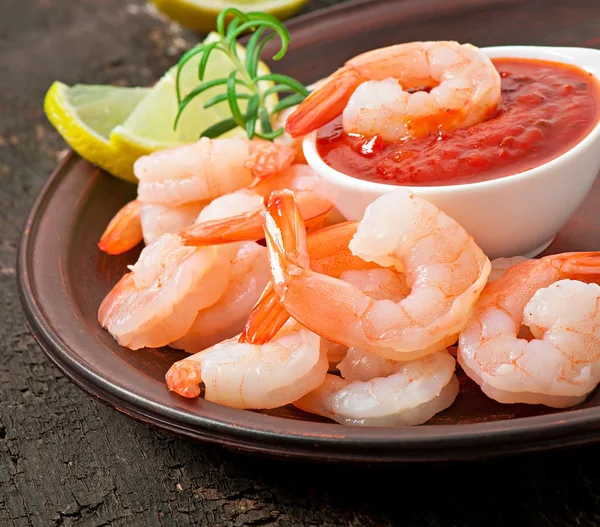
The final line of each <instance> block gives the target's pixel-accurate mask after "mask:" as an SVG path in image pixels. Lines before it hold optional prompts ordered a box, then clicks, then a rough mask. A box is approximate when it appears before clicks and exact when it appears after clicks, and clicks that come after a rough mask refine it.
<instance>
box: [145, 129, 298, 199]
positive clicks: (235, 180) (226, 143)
mask: <svg viewBox="0 0 600 527" xmlns="http://www.w3.org/2000/svg"><path fill="white" fill-rule="evenodd" d="M295 156H296V153H295V152H294V150H293V149H292V148H290V147H289V146H287V145H283V144H274V143H271V142H270V141H263V140H259V139H253V140H248V139H242V138H229V139H208V138H206V137H203V138H202V139H200V140H199V141H197V142H195V143H191V144H186V145H183V146H179V147H176V148H171V149H167V150H159V151H157V152H153V153H152V154H149V155H146V156H142V157H140V158H139V159H137V160H136V162H135V163H134V166H133V169H134V173H135V175H136V177H137V178H138V180H139V184H138V199H139V200H141V201H143V202H146V203H162V204H169V205H181V204H184V203H189V202H191V201H206V200H211V199H214V198H216V197H218V196H221V195H223V194H227V193H229V192H233V191H234V190H238V189H241V188H245V187H247V186H249V185H250V184H251V183H252V181H253V180H254V179H257V180H261V179H264V178H267V177H269V176H272V175H275V174H277V173H279V172H280V171H281V170H283V169H285V168H287V167H288V166H290V165H291V164H292V162H293V160H294V158H295Z"/></svg>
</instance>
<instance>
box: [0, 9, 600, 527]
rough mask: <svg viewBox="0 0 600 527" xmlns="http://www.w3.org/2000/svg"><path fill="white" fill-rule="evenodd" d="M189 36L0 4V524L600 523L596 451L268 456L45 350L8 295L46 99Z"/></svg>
mask: <svg viewBox="0 0 600 527" xmlns="http://www.w3.org/2000/svg"><path fill="white" fill-rule="evenodd" d="M331 3H335V2H334V1H332V0H316V1H312V2H310V3H309V5H308V6H307V7H306V8H305V10H304V11H307V10H309V9H314V8H318V7H321V6H324V5H326V4H331ZM590 5H593V2H590ZM598 9H599V12H598V18H597V20H598V35H600V8H598ZM490 23H493V21H491V22H490ZM568 30H569V31H577V28H571V29H568ZM568 30H567V29H565V31H568ZM196 39H198V36H195V35H193V34H191V33H189V32H186V31H182V30H181V29H179V28H178V27H177V26H175V25H173V24H169V23H168V22H166V21H164V20H163V19H162V18H161V17H159V16H157V15H155V14H153V12H152V10H149V9H148V8H147V6H146V4H145V2H144V1H143V0H102V1H99V0H79V1H77V2H74V1H72V0H2V2H1V5H0V292H1V296H0V357H1V360H0V525H3V526H4V525H7V526H11V525H15V526H29V525H34V526H48V525H64V526H68V525H86V526H88V525H90V526H101V525H111V526H112V525H114V526H125V525H127V526H130V525H140V526H147V527H153V526H159V525H169V526H171V525H173V526H177V525H223V526H241V525H281V526H288V525H331V526H338V525H339V526H347V525H354V526H387V525H407V526H470V525H535V526H550V525H553V526H554V525H557V526H573V525H578V526H593V525H598V524H600V471H599V468H600V461H599V458H600V456H599V449H598V447H586V448H580V449H572V450H567V451H561V452H556V453H551V454H544V455H527V456H520V457H517V458H511V459H508V460H501V461H494V462H489V463H477V464H463V465H460V466H459V465H452V466H442V467H412V466H411V467H394V468H362V469H357V468H352V467H346V468H344V467H327V466H325V467H324V466H313V465H310V464H291V463H282V462H275V461H270V460H264V459H260V458H254V457H249V456H242V455H238V454H235V453H231V452H228V451H226V450H222V449H217V448H213V447H207V446H203V445H197V444H193V443H190V442H186V441H181V440H178V439H175V438H173V437H170V436H167V435H165V434H162V433H157V432H155V431H154V430H151V429H149V428H147V427H146V426H145V425H143V424H140V423H138V422H135V421H132V420H130V419H129V418H127V417H125V416H123V415H121V414H119V413H117V412H116V411H113V410H112V409H109V408H107V407H105V406H104V405H102V404H101V403H99V402H97V401H95V400H93V399H92V398H90V397H88V396H87V395H85V394H84V393H83V392H81V391H80V390H79V389H78V388H76V387H75V386H74V385H73V384H72V383H70V382H69V381H67V380H66V379H65V378H64V377H63V376H62V375H61V374H60V373H58V371H57V370H56V369H55V368H54V367H53V366H52V365H51V364H50V363H49V362H48V361H47V360H46V358H45V356H44V355H43V353H42V352H41V350H40V349H39V347H38V346H37V345H36V343H35V342H34V340H33V338H32V337H31V336H30V334H29V332H28V330H27V328H26V326H25V323H24V320H23V317H22V315H21V312H20V308H19V304H18V299H17V294H16V290H15V258H16V249H17V244H18V236H19V232H20V229H21V227H22V224H23V221H24V219H25V216H26V214H27V212H28V210H29V208H30V206H31V204H32V201H33V199H34V198H35V196H36V195H37V193H38V192H39V190H40V188H41V186H42V184H43V183H44V181H45V180H46V178H47V176H48V174H49V173H50V172H51V170H52V169H53V168H54V166H55V165H56V163H57V160H58V159H59V158H60V156H61V155H62V153H63V151H64V148H65V145H64V143H63V142H62V140H61V139H60V137H59V136H58V135H57V134H56V133H55V132H54V131H53V129H52V127H51V126H50V125H49V124H48V122H47V121H46V119H45V117H44V114H43V111H42V98H43V95H44V93H45V91H46V89H47V88H48V86H49V85H50V83H51V82H52V81H53V80H55V79H60V80H63V81H64V82H67V83H75V82H86V83H93V82H101V83H107V82H113V83H121V84H129V85H134V84H148V83H150V82H152V81H153V80H154V79H155V78H157V76H158V75H160V74H162V72H163V71H164V70H165V69H166V68H167V67H168V66H170V65H171V64H173V63H174V62H175V61H176V59H177V57H178V56H179V54H180V52H181V50H182V49H185V48H187V47H188V45H189V44H190V43H191V42H193V41H195V40H196Z"/></svg>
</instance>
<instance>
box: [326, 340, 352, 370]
mask: <svg viewBox="0 0 600 527" xmlns="http://www.w3.org/2000/svg"><path fill="white" fill-rule="evenodd" d="M321 346H322V348H323V349H324V350H325V352H326V353H327V361H328V362H329V371H330V372H336V371H337V367H338V364H339V363H340V362H342V360H344V357H345V356H346V353H348V346H344V345H343V344H338V343H337V342H333V341H332V340H327V339H323V338H322V339H321Z"/></svg>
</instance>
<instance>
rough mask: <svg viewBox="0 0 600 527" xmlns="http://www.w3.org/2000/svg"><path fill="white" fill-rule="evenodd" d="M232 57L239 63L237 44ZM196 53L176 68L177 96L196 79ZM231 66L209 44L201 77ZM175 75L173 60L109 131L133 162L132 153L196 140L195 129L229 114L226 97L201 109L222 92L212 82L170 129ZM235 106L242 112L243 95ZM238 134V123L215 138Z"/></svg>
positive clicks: (264, 70) (219, 74) (222, 74)
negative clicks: (138, 102) (180, 66)
mask: <svg viewBox="0 0 600 527" xmlns="http://www.w3.org/2000/svg"><path fill="white" fill-rule="evenodd" d="M219 38H220V37H219V36H218V35H217V34H216V33H211V34H209V35H208V36H207V38H206V39H205V40H204V43H210V42H214V41H215V40H217V39H219ZM237 49H238V57H239V59H240V61H241V62H242V64H243V61H244V58H245V48H244V47H243V46H240V45H238V48H237ZM201 57H202V53H198V54H197V55H195V56H194V57H192V58H191V59H190V60H189V61H188V62H187V63H186V64H185V66H184V67H183V68H182V71H181V74H180V79H179V85H180V89H181V96H182V98H183V97H185V96H186V95H187V94H188V93H190V91H191V90H192V89H194V88H195V87H196V86H198V84H199V83H200V81H199V79H198V65H199V63H200V60H201ZM236 68H237V65H236V64H234V63H233V62H232V60H231V59H230V58H229V57H228V56H227V55H226V54H225V53H223V52H222V51H220V50H218V49H215V50H213V51H212V53H211V55H210V58H209V60H208V65H207V67H206V71H205V74H204V78H203V81H209V80H214V79H220V78H227V77H228V76H229V74H230V73H231V71H232V70H233V69H236ZM268 73H270V70H269V68H268V67H267V66H266V64H264V63H263V62H260V63H259V66H258V74H259V75H266V74H268ZM176 77H177V65H175V66H173V67H172V68H170V69H169V70H168V71H167V72H166V73H165V74H164V75H163V76H162V78H161V79H160V80H159V81H158V82H157V83H156V84H155V85H154V87H153V88H152V89H151V91H150V93H149V94H148V95H147V96H146V97H145V98H144V99H143V100H142V101H141V102H140V104H139V105H138V106H137V107H136V108H135V110H134V111H133V112H132V113H131V115H130V116H129V117H128V118H127V120H126V121H125V122H124V123H123V124H121V125H119V126H117V127H115V129H114V130H113V131H112V133H111V134H110V142H111V145H112V146H113V148H114V149H115V150H116V151H118V152H119V155H121V156H123V158H126V159H127V160H128V162H130V163H133V162H134V161H135V160H136V159H137V158H138V157H140V156H142V155H147V154H150V153H151V152H154V151H157V150H162V149H165V148H175V147H177V146H181V145H183V144H186V143H192V142H195V141H198V139H199V138H200V133H201V132H202V131H203V130H205V129H206V128H208V127H209V126H212V125H213V124H216V123H218V122H219V121H222V120H223V119H227V118H230V117H231V112H230V110H229V105H228V102H227V101H222V102H220V103H218V104H216V105H214V106H212V107H210V108H206V109H205V108H204V107H203V106H204V104H205V103H206V102H207V101H208V100H209V99H211V98H212V97H214V96H215V95H219V94H222V93H224V91H225V88H224V86H215V87H213V88H209V89H208V90H206V91H205V92H203V93H201V94H199V95H197V96H196V98H194V99H193V100H192V101H191V102H190V103H189V104H188V105H187V107H186V108H185V110H184V111H183V112H182V114H181V117H180V119H179V122H178V123H177V128H174V122H175V118H176V116H177V112H178V103H177V96H176V90H175V84H176ZM272 85H273V83H272V82H270V81H268V82H267V81H265V82H262V83H260V84H259V90H261V91H264V90H266V89H268V88H269V87H271V86H272ZM237 90H238V92H244V91H245V92H246V93H249V90H247V89H245V88H244V87H241V86H240V87H238V88H237ZM238 102H239V106H240V110H241V111H242V112H244V111H245V109H246V106H247V101H246V99H240V100H239V101H238ZM277 102H278V97H277V95H276V94H273V95H272V96H269V97H268V98H267V100H266V101H265V103H266V106H267V108H268V109H269V111H270V110H272V108H273V107H274V106H275V104H277ZM234 136H239V137H244V136H246V132H245V130H244V129H242V128H240V127H236V128H234V129H233V130H230V131H229V132H227V133H226V134H223V135H222V136H221V137H234Z"/></svg>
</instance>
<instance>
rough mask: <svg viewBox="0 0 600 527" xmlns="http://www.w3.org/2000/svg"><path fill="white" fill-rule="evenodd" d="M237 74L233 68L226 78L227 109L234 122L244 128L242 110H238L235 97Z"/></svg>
mask: <svg viewBox="0 0 600 527" xmlns="http://www.w3.org/2000/svg"><path fill="white" fill-rule="evenodd" d="M236 75H237V70H233V71H232V72H231V73H230V74H229V77H228V78H227V99H228V100H229V109H230V110H231V115H232V116H233V118H234V119H235V122H236V123H237V124H238V125H239V126H240V127H241V128H244V117H243V115H242V112H241V111H240V107H239V106H238V103H237V97H236V95H237V94H236V92H235V80H236V79H235V76H236Z"/></svg>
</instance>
